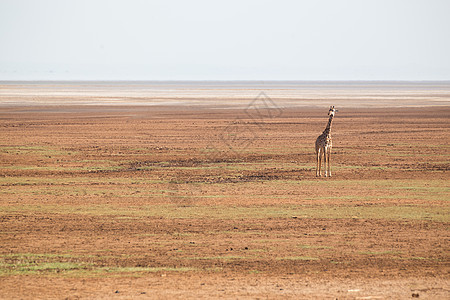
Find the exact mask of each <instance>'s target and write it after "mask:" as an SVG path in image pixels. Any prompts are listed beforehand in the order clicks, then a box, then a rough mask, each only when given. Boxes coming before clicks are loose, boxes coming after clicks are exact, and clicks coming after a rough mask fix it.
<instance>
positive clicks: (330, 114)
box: [328, 105, 338, 117]
mask: <svg viewBox="0 0 450 300" xmlns="http://www.w3.org/2000/svg"><path fill="white" fill-rule="evenodd" d="M336 112H338V110H337V109H335V108H334V105H333V106H330V110H329V111H328V115H329V116H333V117H334V114H335V113H336Z"/></svg>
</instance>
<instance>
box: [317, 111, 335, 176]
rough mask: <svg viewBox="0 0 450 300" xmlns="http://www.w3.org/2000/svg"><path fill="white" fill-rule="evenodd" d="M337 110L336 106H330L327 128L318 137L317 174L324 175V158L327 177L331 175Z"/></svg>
mask: <svg viewBox="0 0 450 300" xmlns="http://www.w3.org/2000/svg"><path fill="white" fill-rule="evenodd" d="M336 112H337V110H336V109H335V108H334V106H330V110H329V111H328V115H329V116H330V118H329V119H328V124H327V127H326V128H325V130H324V131H323V132H322V134H321V135H319V136H318V137H317V139H316V176H322V170H321V168H322V160H323V165H324V169H325V177H328V176H329V177H331V162H330V159H331V148H332V147H333V141H332V139H331V123H332V122H333V118H334V114H335V113H336Z"/></svg>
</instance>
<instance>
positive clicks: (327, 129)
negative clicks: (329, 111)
mask: <svg viewBox="0 0 450 300" xmlns="http://www.w3.org/2000/svg"><path fill="white" fill-rule="evenodd" d="M331 122H333V115H330V118H329V119H328V124H327V127H326V128H325V130H324V131H323V133H324V134H325V135H329V134H330V132H331Z"/></svg>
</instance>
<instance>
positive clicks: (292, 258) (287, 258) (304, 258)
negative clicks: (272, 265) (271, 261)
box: [277, 256, 319, 260]
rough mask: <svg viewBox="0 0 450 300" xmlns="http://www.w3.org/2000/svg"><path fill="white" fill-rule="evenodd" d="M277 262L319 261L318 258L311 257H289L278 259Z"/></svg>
mask: <svg viewBox="0 0 450 300" xmlns="http://www.w3.org/2000/svg"><path fill="white" fill-rule="evenodd" d="M277 260H319V259H318V258H317V257H310V256H287V257H278V258H277Z"/></svg>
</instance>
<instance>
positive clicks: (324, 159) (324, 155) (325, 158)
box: [323, 148, 328, 177]
mask: <svg viewBox="0 0 450 300" xmlns="http://www.w3.org/2000/svg"><path fill="white" fill-rule="evenodd" d="M323 150H324V151H323V168H324V169H325V177H328V169H327V160H328V159H327V158H328V157H327V152H328V151H327V148H324V149H323Z"/></svg>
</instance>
